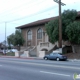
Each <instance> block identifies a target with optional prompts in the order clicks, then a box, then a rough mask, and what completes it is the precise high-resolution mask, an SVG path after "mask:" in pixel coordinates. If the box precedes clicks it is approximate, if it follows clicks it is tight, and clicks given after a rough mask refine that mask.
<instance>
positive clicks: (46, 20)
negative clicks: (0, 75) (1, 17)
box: [16, 17, 56, 29]
mask: <svg viewBox="0 0 80 80" xmlns="http://www.w3.org/2000/svg"><path fill="white" fill-rule="evenodd" d="M55 18H56V17H52V18H47V19H43V20H38V21H35V22H32V23H29V24H25V25H22V26H18V27H16V28H17V29H19V28H20V29H22V28H27V27H34V26H37V25H42V24H45V23H47V22H49V21H51V20H54V19H55Z"/></svg>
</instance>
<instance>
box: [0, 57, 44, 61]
mask: <svg viewBox="0 0 80 80" xmlns="http://www.w3.org/2000/svg"><path fill="white" fill-rule="evenodd" d="M0 57H1V58H20V59H35V60H43V58H39V57H27V58H26V57H15V56H0Z"/></svg>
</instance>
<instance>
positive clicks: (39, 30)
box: [37, 28, 42, 39]
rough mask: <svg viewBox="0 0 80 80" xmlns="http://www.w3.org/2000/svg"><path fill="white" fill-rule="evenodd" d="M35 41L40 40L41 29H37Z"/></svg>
mask: <svg viewBox="0 0 80 80" xmlns="http://www.w3.org/2000/svg"><path fill="white" fill-rule="evenodd" d="M37 39H42V29H41V28H40V29H38V31H37Z"/></svg>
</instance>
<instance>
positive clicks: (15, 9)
mask: <svg viewBox="0 0 80 80" xmlns="http://www.w3.org/2000/svg"><path fill="white" fill-rule="evenodd" d="M43 2H45V1H39V2H37V3H35V2H32V3H30V4H32V5H30V4H28V5H30V6H29V7H27V8H26V10H27V9H29V8H31V6H36V5H37V4H38V5H40V3H43ZM33 3H34V4H33ZM23 6H26V4H25V5H23ZM23 6H21V8H22V7H23ZM19 8H20V6H19V7H18V8H14V9H13V10H14V11H13V10H11V11H13V12H14V13H15V12H16V11H17V9H19ZM20 10H21V11H22V10H23V8H22V9H20ZM6 12H8V11H6ZM6 12H5V13H6ZM13 12H10V11H9V13H7V14H5V15H3V14H2V15H1V14H0V16H1V17H4V16H7V15H8V14H13Z"/></svg>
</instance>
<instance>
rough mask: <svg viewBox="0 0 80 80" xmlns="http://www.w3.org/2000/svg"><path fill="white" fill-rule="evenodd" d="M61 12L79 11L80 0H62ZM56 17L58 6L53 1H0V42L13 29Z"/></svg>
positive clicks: (13, 30) (12, 31)
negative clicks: (63, 4)
mask: <svg viewBox="0 0 80 80" xmlns="http://www.w3.org/2000/svg"><path fill="white" fill-rule="evenodd" d="M62 2H63V3H65V4H66V5H65V6H62V12H63V11H64V10H67V9H70V10H71V9H76V10H77V11H80V9H79V5H80V0H62ZM57 15H58V4H57V3H55V2H54V0H0V42H2V41H4V40H5V22H6V23H7V24H6V35H7V36H8V35H10V34H12V33H14V32H15V27H17V26H20V25H24V24H27V23H30V22H34V21H36V20H40V19H45V18H49V17H54V16H57Z"/></svg>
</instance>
